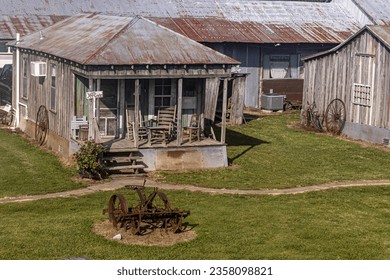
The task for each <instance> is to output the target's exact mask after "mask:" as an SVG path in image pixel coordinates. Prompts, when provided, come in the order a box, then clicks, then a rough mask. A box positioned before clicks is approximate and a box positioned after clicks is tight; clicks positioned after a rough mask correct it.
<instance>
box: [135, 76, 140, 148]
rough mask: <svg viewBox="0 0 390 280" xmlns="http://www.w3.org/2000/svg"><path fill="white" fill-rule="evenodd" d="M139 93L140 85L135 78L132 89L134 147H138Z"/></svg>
mask: <svg viewBox="0 0 390 280" xmlns="http://www.w3.org/2000/svg"><path fill="white" fill-rule="evenodd" d="M139 94H140V85H139V79H136V80H135V90H134V147H135V148H138V127H139V121H140V120H139V119H138V116H139V113H138V112H139Z"/></svg>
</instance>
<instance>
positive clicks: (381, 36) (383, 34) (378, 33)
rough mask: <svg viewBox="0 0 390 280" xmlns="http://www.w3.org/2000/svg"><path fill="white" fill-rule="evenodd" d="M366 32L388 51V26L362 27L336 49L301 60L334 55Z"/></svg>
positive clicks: (389, 33) (389, 45)
mask: <svg viewBox="0 0 390 280" xmlns="http://www.w3.org/2000/svg"><path fill="white" fill-rule="evenodd" d="M366 30H368V31H369V32H371V33H372V34H373V36H374V37H375V38H377V39H378V40H380V41H381V42H382V43H383V44H384V45H385V46H386V47H387V48H388V49H390V26H387V25H367V26H365V27H363V28H362V29H360V30H359V32H356V33H355V34H354V35H353V36H351V37H349V38H348V39H347V40H345V41H344V42H342V43H341V44H339V45H337V46H336V47H334V48H332V49H330V50H328V51H325V52H320V53H317V54H313V55H309V56H306V57H303V58H302V60H310V59H313V58H317V57H321V56H325V55H328V54H330V53H335V52H337V51H338V50H340V49H341V48H343V47H344V46H345V45H347V44H349V43H350V42H351V41H352V40H354V39H355V38H357V37H358V36H360V35H361V34H362V33H363V32H365V31H366Z"/></svg>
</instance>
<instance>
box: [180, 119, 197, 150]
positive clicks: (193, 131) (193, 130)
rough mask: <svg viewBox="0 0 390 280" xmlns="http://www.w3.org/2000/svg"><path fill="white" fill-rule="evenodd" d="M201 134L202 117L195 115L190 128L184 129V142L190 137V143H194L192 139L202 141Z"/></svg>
mask: <svg viewBox="0 0 390 280" xmlns="http://www.w3.org/2000/svg"><path fill="white" fill-rule="evenodd" d="M200 132H201V117H200V115H197V114H193V115H192V116H191V119H190V123H189V125H188V126H186V127H183V133H182V134H181V135H182V142H183V139H184V138H186V137H188V138H189V142H190V143H191V142H192V139H194V138H195V139H197V140H198V141H200Z"/></svg>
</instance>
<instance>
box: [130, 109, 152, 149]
mask: <svg viewBox="0 0 390 280" xmlns="http://www.w3.org/2000/svg"><path fill="white" fill-rule="evenodd" d="M144 123H145V122H143V121H142V115H141V111H138V140H142V139H146V138H147V135H148V133H147V128H146V126H145V125H144ZM126 126H127V138H128V139H130V140H133V141H134V136H135V111H134V107H132V106H127V108H126Z"/></svg>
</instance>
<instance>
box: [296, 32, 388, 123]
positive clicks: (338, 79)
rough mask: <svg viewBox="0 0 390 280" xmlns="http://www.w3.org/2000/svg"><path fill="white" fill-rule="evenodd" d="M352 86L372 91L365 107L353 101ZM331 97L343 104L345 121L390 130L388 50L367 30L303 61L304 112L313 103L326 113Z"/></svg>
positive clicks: (353, 88)
mask: <svg viewBox="0 0 390 280" xmlns="http://www.w3.org/2000/svg"><path fill="white" fill-rule="evenodd" d="M354 84H358V85H364V86H366V87H367V88H370V89H371V94H369V100H366V102H365V104H364V105H362V102H358V101H357V100H356V98H355V99H354V90H355V88H356V85H354ZM334 98H340V99H341V100H343V101H344V103H345V106H346V113H347V116H346V121H347V122H352V123H357V124H365V125H370V126H375V127H381V128H390V110H389V102H390V51H389V49H388V48H386V46H385V45H384V44H383V43H382V42H380V41H379V40H377V39H376V38H375V37H374V36H373V35H372V34H371V33H370V32H369V31H367V30H366V31H364V32H362V33H361V34H360V35H359V36H357V37H356V38H354V39H353V40H351V41H350V42H349V43H347V44H346V45H344V46H343V47H341V48H340V49H339V50H338V51H337V52H333V53H329V54H326V55H324V56H321V57H317V58H312V59H309V60H307V61H306V62H305V80H304V96H303V109H306V108H307V106H308V105H307V104H308V103H309V104H311V103H313V102H315V103H316V105H317V109H318V111H319V112H320V113H325V110H326V107H327V106H328V104H329V103H330V102H331V101H332V100H333V99H334ZM359 103H360V104H359Z"/></svg>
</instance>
